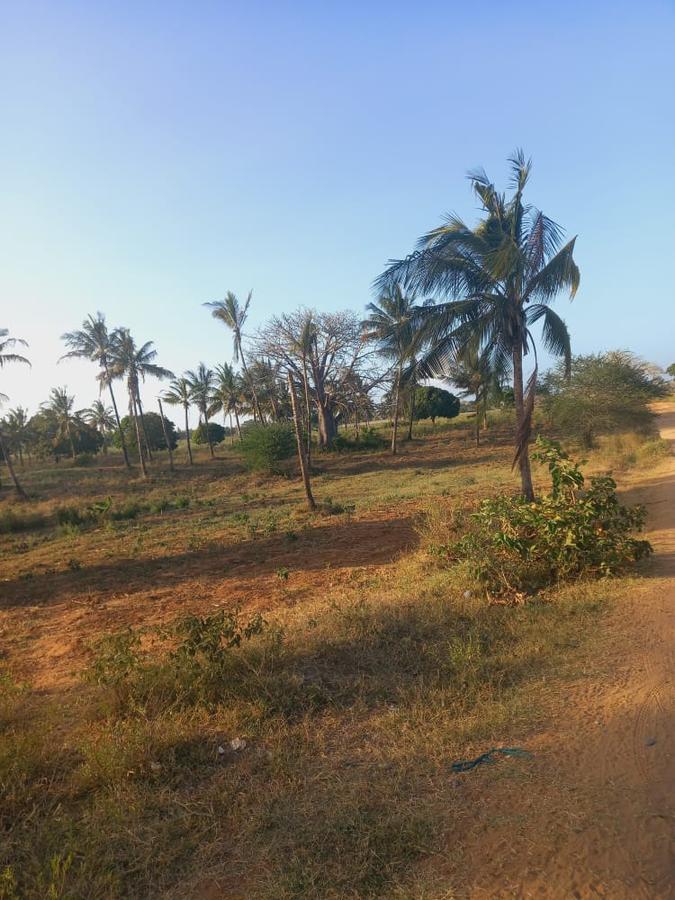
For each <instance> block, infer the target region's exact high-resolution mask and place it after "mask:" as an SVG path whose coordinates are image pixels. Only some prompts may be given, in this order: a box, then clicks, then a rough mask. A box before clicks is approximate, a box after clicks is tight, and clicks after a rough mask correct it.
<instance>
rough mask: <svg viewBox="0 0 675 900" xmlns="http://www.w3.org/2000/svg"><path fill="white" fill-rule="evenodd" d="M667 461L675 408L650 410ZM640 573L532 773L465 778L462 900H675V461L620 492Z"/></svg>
mask: <svg viewBox="0 0 675 900" xmlns="http://www.w3.org/2000/svg"><path fill="white" fill-rule="evenodd" d="M659 414H660V422H659V424H660V430H661V434H662V436H663V437H664V438H666V439H668V440H670V441H671V449H672V451H673V453H674V454H675V410H674V409H673V406H672V404H671V405H669V404H663V405H662V406H661V407H660V409H659ZM627 487H628V491H627V492H626V497H627V499H628V500H629V501H630V502H640V503H643V504H644V505H645V506H646V507H647V510H648V514H649V519H648V533H647V537H648V538H649V540H650V541H651V542H652V543H653V545H654V548H655V551H656V554H655V556H654V559H653V561H652V562H651V563H650V565H649V570H648V574H649V577H648V578H645V579H643V580H639V581H638V582H636V587H635V590H634V591H632V592H631V595H630V596H629V597H621V599H618V600H617V603H616V608H615V609H614V610H613V611H612V613H611V614H610V615H609V616H608V617H607V618H606V619H605V620H604V621H603V634H602V635H601V636H600V637H599V638H598V657H597V660H596V661H595V662H596V663H597V665H595V666H594V670H593V672H591V674H590V676H589V677H584V678H581V679H579V680H578V681H576V682H574V683H572V684H570V685H568V686H563V688H561V693H560V696H559V697H558V699H557V703H556V704H555V711H556V713H557V715H556V717H555V718H554V720H552V721H550V722H549V723H547V725H546V726H545V727H544V728H543V729H542V733H540V734H538V735H536V736H535V737H534V745H531V746H533V747H534V748H535V749H536V763H535V764H534V765H533V766H532V767H531V770H530V771H528V772H522V773H521V772H518V773H515V772H514V773H513V774H511V773H508V772H504V774H503V777H500V776H498V775H497V773H495V772H494V770H492V772H487V773H485V774H484V775H481V776H480V778H479V779H478V780H477V781H475V782H474V784H473V786H472V788H471V791H472V793H473V792H475V794H474V796H475V807H476V810H475V819H472V820H471V822H467V825H468V827H467V838H466V842H465V844H464V847H463V851H464V853H463V857H464V858H463V863H462V866H461V868H462V871H463V877H462V878H461V880H460V881H459V882H458V883H456V887H455V892H454V893H453V894H452V895H451V896H456V897H458V898H472V900H474V898H481V900H483V898H506V897H509V898H510V897H514V898H515V897H518V898H531V897H532V898H534V897H543V898H551V900H558V898H583V900H585V898H592V897H608V898H612V900H629V898H630V900H667V898H675V753H674V745H675V677H674V676H675V653H674V647H675V455H673V456H671V457H670V458H668V459H666V460H663V461H662V462H659V463H658V464H657V465H655V466H654V468H653V470H652V471H648V472H646V473H645V472H644V471H643V472H641V473H639V474H636V475H635V476H634V482H633V483H632V484H629V485H627Z"/></svg>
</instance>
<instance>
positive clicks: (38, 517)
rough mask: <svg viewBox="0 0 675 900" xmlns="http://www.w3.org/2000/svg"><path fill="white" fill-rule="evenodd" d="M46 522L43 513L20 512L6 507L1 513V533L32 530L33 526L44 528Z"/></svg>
mask: <svg viewBox="0 0 675 900" xmlns="http://www.w3.org/2000/svg"><path fill="white" fill-rule="evenodd" d="M46 522H47V520H46V518H45V516H43V515H42V514H41V513H19V512H16V511H15V510H13V509H5V510H3V512H2V513H0V534H14V533H16V532H19V531H31V530H32V529H33V528H42V527H43V526H44V525H45V524H46Z"/></svg>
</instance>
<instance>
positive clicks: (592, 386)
mask: <svg viewBox="0 0 675 900" xmlns="http://www.w3.org/2000/svg"><path fill="white" fill-rule="evenodd" d="M667 394H668V387H667V385H666V382H665V381H664V379H663V378H662V377H661V375H660V374H659V372H657V371H656V370H655V369H654V368H653V367H652V366H650V365H649V364H648V363H646V362H644V361H643V360H641V359H640V358H639V357H637V356H635V355H634V354H633V353H629V352H628V351H626V350H614V351H612V352H610V353H599V354H592V355H589V356H575V357H573V359H572V365H571V370H570V371H569V372H568V371H567V370H566V368H565V365H564V363H561V364H560V365H558V366H557V367H556V368H555V369H553V370H552V371H551V372H549V373H548V374H547V375H546V376H545V377H544V379H543V381H542V386H541V397H542V405H543V408H544V413H545V415H546V417H547V418H548V420H549V422H550V423H551V425H552V426H553V427H555V428H557V429H561V430H562V431H564V433H565V435H567V436H570V437H575V438H577V439H578V440H579V441H580V442H581V443H582V445H583V446H584V447H585V448H587V449H590V448H591V447H592V446H593V445H594V443H595V438H596V436H597V435H598V434H611V433H613V432H620V431H638V432H642V433H649V432H650V431H651V430H652V429H653V422H654V414H653V413H652V411H651V410H650V408H649V404H650V403H651V401H652V400H657V399H659V398H660V397H664V396H666V395H667Z"/></svg>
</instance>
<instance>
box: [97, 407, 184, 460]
mask: <svg viewBox="0 0 675 900" xmlns="http://www.w3.org/2000/svg"><path fill="white" fill-rule="evenodd" d="M144 418H145V435H146V437H147V441H148V446H149V447H150V450H152V451H157V450H167V449H171V450H175V449H176V447H177V445H178V442H177V439H176V426H175V425H174V423H173V422H172V421H171V419H167V418H166V416H165V417H164V426H165V427H166V435H165V428H164V426H163V425H162V417H161V416H160V415H159V413H156V412H145V413H144ZM122 432H123V434H124V438H125V440H126V441H127V442H129V440H130V439H132V440H131V444H130V446H133V443H134V441H133V438H134V437H135V432H136V423H135V422H134V421H133V419H132V418H131V417H130V416H124V418H123V419H122ZM167 437H168V439H169V444H170V448H169V447H167V444H166V438H167ZM113 443H114V445H115V446H116V447H119V446H120V443H119V435H118V434H115V436H114V438H113Z"/></svg>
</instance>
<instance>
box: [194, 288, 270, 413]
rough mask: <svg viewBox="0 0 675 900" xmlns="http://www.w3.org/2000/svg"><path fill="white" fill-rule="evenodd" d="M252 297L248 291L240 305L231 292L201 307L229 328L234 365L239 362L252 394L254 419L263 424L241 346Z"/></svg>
mask: <svg viewBox="0 0 675 900" xmlns="http://www.w3.org/2000/svg"><path fill="white" fill-rule="evenodd" d="M252 297H253V291H249V292H248V297H247V298H246V301H245V302H244V303H243V304H241V303H240V302H239V299H238V297H237V295H236V294H233V293H232V291H228V292H227V293H226V294H225V297H224V298H223V299H222V300H213V301H211V302H209V303H204V304H203V305H204V306H207V307H208V308H209V309H210V310H211V315H212V316H213V318H214V319H217V320H218V321H219V322H222V323H223V325H225V327H226V328H229V329H230V331H231V332H232V337H233V340H234V361H235V363H236V362H239V361H240V360H241V368H242V372H243V373H244V379H245V381H246V383H247V385H248V387H249V390H250V391H251V394H252V399H253V414H254V416H255V418H258V419H260V421H261V422H264V416H263V415H262V412H261V409H260V404H259V403H258V395H257V392H256V387H255V384H253V381H252V379H251V376H250V374H249V371H248V366H247V364H246V357H245V356H244V348H243V346H242V337H243V328H244V323H245V322H246V319H247V318H248V308H249V306H250V305H251V299H252Z"/></svg>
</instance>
